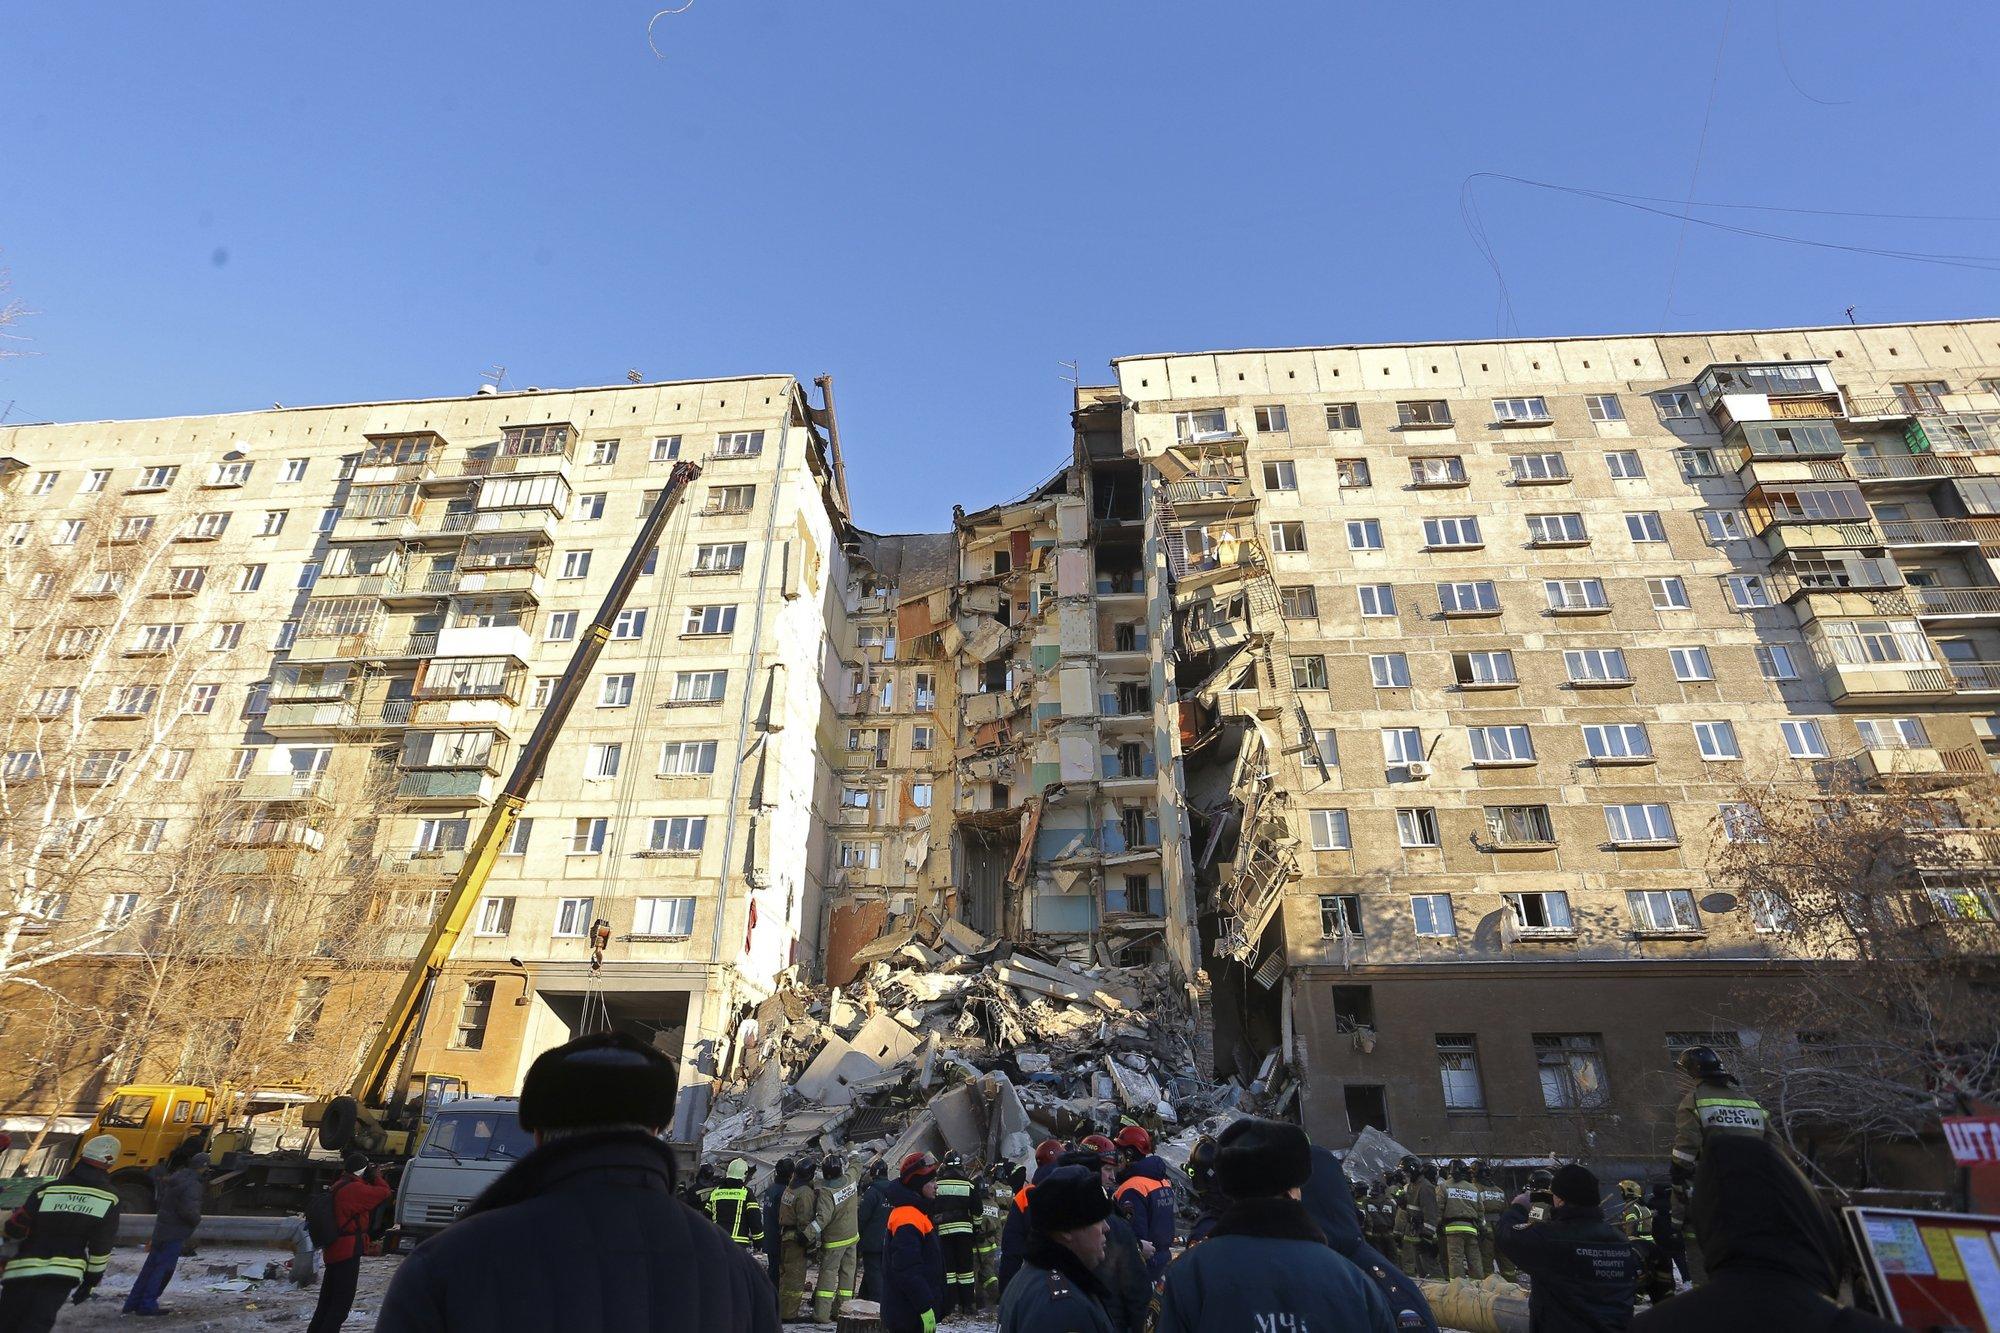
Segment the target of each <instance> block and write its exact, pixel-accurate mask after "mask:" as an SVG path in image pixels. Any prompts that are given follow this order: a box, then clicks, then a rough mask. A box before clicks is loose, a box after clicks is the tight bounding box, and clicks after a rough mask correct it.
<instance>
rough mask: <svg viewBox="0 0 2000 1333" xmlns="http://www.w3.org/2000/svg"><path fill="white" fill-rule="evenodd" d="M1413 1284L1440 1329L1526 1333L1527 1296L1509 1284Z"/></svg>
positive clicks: (1456, 1281)
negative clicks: (1419, 1288)
mask: <svg viewBox="0 0 2000 1333" xmlns="http://www.w3.org/2000/svg"><path fill="white" fill-rule="evenodd" d="M1417 1285H1418V1286H1419V1287H1421V1288H1422V1289H1423V1293H1424V1299H1425V1300H1427V1301H1429V1302H1430V1303H1431V1313H1432V1314H1434V1315H1436V1316H1437V1321H1438V1326H1439V1327H1440V1328H1453V1329H1463V1330H1464V1333H1528V1295H1527V1293H1526V1292H1524V1291H1522V1290H1521V1288H1519V1287H1517V1286H1515V1285H1514V1284H1513V1283H1511V1282H1504V1281H1502V1280H1501V1279H1500V1278H1498V1277H1487V1278H1484V1279H1482V1280H1480V1281H1478V1282H1473V1281H1470V1280H1468V1279H1466V1278H1453V1279H1452V1280H1451V1281H1449V1282H1436V1281H1432V1280H1431V1279H1429V1278H1425V1279H1422V1280H1420V1281H1419V1282H1418V1283H1417Z"/></svg>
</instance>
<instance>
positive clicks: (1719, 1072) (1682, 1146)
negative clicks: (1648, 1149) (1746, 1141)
mask: <svg viewBox="0 0 2000 1333" xmlns="http://www.w3.org/2000/svg"><path fill="white" fill-rule="evenodd" d="M1674 1067H1675V1069H1676V1071H1677V1072H1678V1073H1679V1075H1680V1081H1681V1085H1682V1086H1683V1087H1684V1088H1686V1089H1687V1090H1686V1092H1684V1093H1683V1094H1682V1095H1681V1101H1680V1105H1679V1106H1677V1107H1675V1108H1674V1146H1673V1159H1672V1161H1671V1163H1670V1164H1669V1174H1670V1176H1671V1177H1672V1180H1673V1185H1674V1196H1675V1202H1676V1204H1677V1207H1676V1208H1675V1212H1677V1213H1678V1214H1679V1221H1680V1223H1681V1230H1682V1233H1683V1235H1685V1236H1686V1237H1687V1240H1686V1244H1687V1263H1688V1268H1689V1270H1690V1271H1691V1272H1692V1274H1693V1277H1694V1280H1695V1283H1696V1284H1697V1285H1699V1284H1700V1283H1702V1282H1704V1281H1706V1280H1707V1276H1708V1274H1707V1269H1706V1267H1705V1266H1704V1264H1703V1262H1702V1253H1701V1246H1700V1245H1699V1244H1697V1243H1695V1240H1694V1237H1693V1236H1692V1234H1691V1228H1690V1227H1689V1226H1688V1224H1687V1216H1688V1199H1689V1194H1690V1186H1691V1185H1692V1184H1693V1182H1694V1170H1695V1166H1696V1165H1697V1164H1698V1163H1699V1162H1700V1161H1701V1153H1702V1149H1703V1148H1704V1147H1706V1146H1707V1145H1708V1143H1709V1142H1710V1141H1711V1140H1712V1139H1713V1138H1715V1137H1717V1136H1727V1135H1740V1136H1742V1137H1744V1138H1756V1139H1761V1138H1764V1137H1765V1136H1766V1135H1767V1134H1768V1133H1769V1132H1770V1117H1769V1116H1767V1115H1765V1113H1764V1108H1763V1107H1762V1106H1761V1105H1759V1104H1758V1102H1757V1099H1756V1098H1754V1097H1752V1096H1751V1095H1750V1094H1749V1093H1747V1092H1745V1091H1743V1085H1742V1084H1740V1083H1738V1082H1737V1081H1736V1076H1735V1075H1734V1074H1731V1073H1730V1072H1729V1071H1728V1070H1727V1069H1726V1068H1724V1066H1723V1063H1722V1057H1721V1056H1719V1055H1717V1054H1716V1053H1715V1049H1714V1048H1713V1047H1710V1046H1690V1047H1688V1048H1687V1049H1686V1050H1685V1051H1682V1052H1681V1054H1680V1058H1679V1059H1678V1060H1676V1061H1674Z"/></svg>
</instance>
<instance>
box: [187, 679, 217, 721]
mask: <svg viewBox="0 0 2000 1333" xmlns="http://www.w3.org/2000/svg"><path fill="white" fill-rule="evenodd" d="M221 698H222V687H221V686H220V685H191V686H189V687H188V701H187V711H188V712H190V713H194V714H197V715H200V714H207V713H213V712H214V711H215V705H216V702H217V701H218V700H220V699H221Z"/></svg>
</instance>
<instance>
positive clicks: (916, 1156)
mask: <svg viewBox="0 0 2000 1333" xmlns="http://www.w3.org/2000/svg"><path fill="white" fill-rule="evenodd" d="M937 1169H938V1164H937V1158H935V1157H933V1156H931V1155H930V1154H929V1153H927V1152H913V1153H911V1154H910V1155H909V1156H908V1157H905V1158H904V1159H903V1168H902V1170H900V1171H898V1172H897V1173H896V1175H897V1178H898V1179H899V1180H901V1181H902V1182H903V1183H904V1184H905V1185H915V1184H916V1183H917V1182H918V1181H922V1180H929V1179H930V1178H931V1177H932V1176H934V1175H936V1174H937Z"/></svg>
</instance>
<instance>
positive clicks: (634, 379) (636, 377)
mask: <svg viewBox="0 0 2000 1333" xmlns="http://www.w3.org/2000/svg"><path fill="white" fill-rule="evenodd" d="M625 378H626V379H627V380H628V381H630V382H631V383H633V384H637V383H638V382H639V381H640V380H643V379H645V378H646V377H645V376H644V375H641V374H640V373H639V370H638V367H636V366H635V367H633V368H632V369H631V370H628V371H626V372H625Z"/></svg>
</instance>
